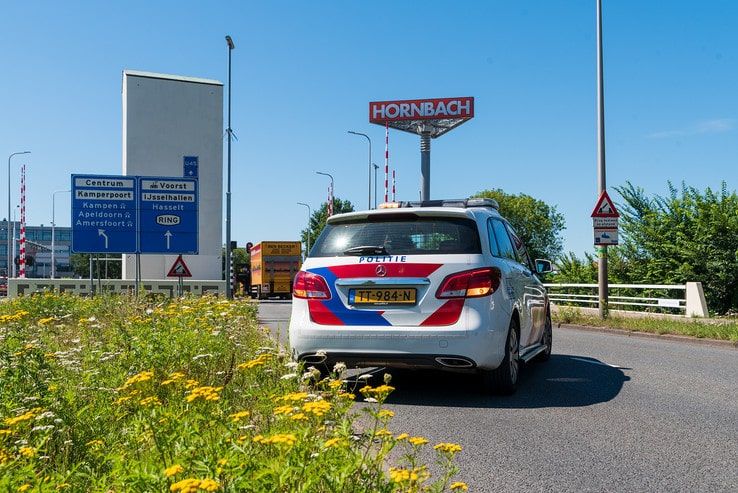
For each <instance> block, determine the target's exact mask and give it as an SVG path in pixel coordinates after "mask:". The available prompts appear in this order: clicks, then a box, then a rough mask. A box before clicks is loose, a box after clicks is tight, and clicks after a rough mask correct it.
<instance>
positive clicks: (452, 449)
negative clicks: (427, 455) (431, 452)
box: [433, 443, 461, 454]
mask: <svg viewBox="0 0 738 493" xmlns="http://www.w3.org/2000/svg"><path fill="white" fill-rule="evenodd" d="M433 448H434V449H436V450H438V451H439V452H445V453H448V454H455V453H457V452H461V445H457V444H455V443H439V444H438V445H436V446H435V447H433Z"/></svg>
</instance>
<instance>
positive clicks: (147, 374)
mask: <svg viewBox="0 0 738 493" xmlns="http://www.w3.org/2000/svg"><path fill="white" fill-rule="evenodd" d="M153 376H154V372H153V371H150V370H149V371H142V372H141V373H138V374H136V375H133V376H132V377H131V378H129V379H128V380H126V383H124V384H123V387H121V389H127V388H128V387H130V386H132V385H135V384H137V383H139V382H147V381H149V380H151V379H152V377H153Z"/></svg>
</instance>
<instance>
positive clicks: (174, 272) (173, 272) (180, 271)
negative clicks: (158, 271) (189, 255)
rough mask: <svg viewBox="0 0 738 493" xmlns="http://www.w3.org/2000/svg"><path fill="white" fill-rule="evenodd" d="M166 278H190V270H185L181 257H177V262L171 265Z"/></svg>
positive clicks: (185, 265) (185, 266)
mask: <svg viewBox="0 0 738 493" xmlns="http://www.w3.org/2000/svg"><path fill="white" fill-rule="evenodd" d="M167 277H192V273H191V272H190V269H188V268H187V264H185V261H184V259H183V258H182V255H180V256H178V257H177V260H175V261H174V263H173V264H172V268H171V269H169V273H168V274H167Z"/></svg>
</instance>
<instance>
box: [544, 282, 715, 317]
mask: <svg viewBox="0 0 738 493" xmlns="http://www.w3.org/2000/svg"><path fill="white" fill-rule="evenodd" d="M544 285H545V286H546V288H547V289H548V292H549V294H548V295H549V299H550V300H551V302H552V303H553V304H555V305H569V306H584V307H593V308H596V307H597V306H598V305H599V303H600V301H599V296H598V294H597V289H598V285H597V284H582V283H546V284H544ZM607 294H608V303H609V306H610V307H611V308H614V309H621V310H624V311H634V312H644V311H658V312H661V313H664V312H666V313H678V314H681V315H684V316H686V317H707V316H708V311H707V303H706V301H705V294H704V291H703V290H702V283H701V282H688V283H686V284H610V285H608V293H607Z"/></svg>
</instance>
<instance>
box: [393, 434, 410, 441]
mask: <svg viewBox="0 0 738 493" xmlns="http://www.w3.org/2000/svg"><path fill="white" fill-rule="evenodd" d="M408 438H410V435H408V434H407V433H400V434H399V435H397V437H395V440H397V441H398V442H401V441H403V440H407V439H408Z"/></svg>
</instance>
